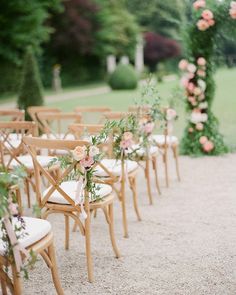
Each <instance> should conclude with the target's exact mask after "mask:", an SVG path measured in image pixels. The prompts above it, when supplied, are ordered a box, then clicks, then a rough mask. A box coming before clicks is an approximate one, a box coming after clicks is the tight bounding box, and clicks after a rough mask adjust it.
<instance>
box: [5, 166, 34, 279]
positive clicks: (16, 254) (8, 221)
mask: <svg viewBox="0 0 236 295" xmlns="http://www.w3.org/2000/svg"><path fill="white" fill-rule="evenodd" d="M24 177H26V173H25V171H24V170H23V169H22V167H20V168H17V169H15V171H14V174H10V173H8V172H5V171H2V172H1V173H0V228H1V236H0V238H1V240H2V241H3V245H4V248H5V253H4V256H5V257H6V258H7V260H8V261H9V262H10V263H15V265H16V270H17V272H18V273H20V272H23V273H24V277H25V278H28V268H29V267H32V266H33V265H34V263H35V261H36V256H35V255H34V253H33V252H32V251H30V253H28V251H26V249H24V248H23V247H21V246H20V245H19V243H18V240H19V239H20V238H21V237H22V236H24V235H25V234H27V233H25V232H24V229H25V223H24V219H23V218H22V217H21V216H20V213H19V210H18V204H17V199H16V195H15V192H14V189H13V186H16V185H18V186H19V185H20V184H21V182H22V179H23V178H24ZM13 218H15V222H14V224H13ZM21 254H23V255H24V256H25V257H26V260H25V262H23V260H22V256H21Z"/></svg>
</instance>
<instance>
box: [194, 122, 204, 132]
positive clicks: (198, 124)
mask: <svg viewBox="0 0 236 295" xmlns="http://www.w3.org/2000/svg"><path fill="white" fill-rule="evenodd" d="M196 129H197V130H198V131H202V130H203V129H204V126H203V124H202V123H197V124H196Z"/></svg>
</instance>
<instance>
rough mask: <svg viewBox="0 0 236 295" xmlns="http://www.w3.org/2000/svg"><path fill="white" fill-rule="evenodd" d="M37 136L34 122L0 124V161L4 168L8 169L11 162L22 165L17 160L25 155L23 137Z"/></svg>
mask: <svg viewBox="0 0 236 295" xmlns="http://www.w3.org/2000/svg"><path fill="white" fill-rule="evenodd" d="M26 135H31V136H36V135H37V125H36V123H34V122H26V121H15V122H0V159H1V163H2V165H3V166H4V168H6V169H9V168H10V165H11V163H12V161H13V160H15V161H16V162H17V163H18V164H19V165H24V163H21V162H20V161H19V159H18V157H19V156H20V155H23V154H25V152H26V150H25V146H24V144H23V136H26Z"/></svg>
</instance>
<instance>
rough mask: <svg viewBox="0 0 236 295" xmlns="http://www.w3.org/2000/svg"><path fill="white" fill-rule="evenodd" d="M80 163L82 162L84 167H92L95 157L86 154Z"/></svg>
mask: <svg viewBox="0 0 236 295" xmlns="http://www.w3.org/2000/svg"><path fill="white" fill-rule="evenodd" d="M80 164H81V165H82V166H83V167H84V168H90V167H91V166H92V165H93V164H94V159H93V157H90V156H86V157H85V158H83V159H82V160H81V161H80Z"/></svg>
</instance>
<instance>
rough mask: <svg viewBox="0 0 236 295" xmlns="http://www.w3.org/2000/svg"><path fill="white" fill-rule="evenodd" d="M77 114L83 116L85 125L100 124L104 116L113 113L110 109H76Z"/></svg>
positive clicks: (103, 107)
mask: <svg viewBox="0 0 236 295" xmlns="http://www.w3.org/2000/svg"><path fill="white" fill-rule="evenodd" d="M75 112H78V113H81V114H82V121H83V123H92V124H96V123H100V122H101V119H102V115H103V114H104V113H107V112H111V108H109V107H105V106H102V107H76V108H75Z"/></svg>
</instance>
